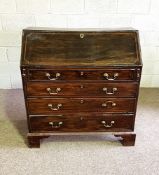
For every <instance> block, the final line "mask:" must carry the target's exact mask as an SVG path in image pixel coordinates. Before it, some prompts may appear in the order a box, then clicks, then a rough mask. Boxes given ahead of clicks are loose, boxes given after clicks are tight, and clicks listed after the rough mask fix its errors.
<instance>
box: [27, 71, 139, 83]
mask: <svg viewBox="0 0 159 175" xmlns="http://www.w3.org/2000/svg"><path fill="white" fill-rule="evenodd" d="M57 73H59V74H60V76H59V77H57V78H56V74H57ZM106 73H107V74H108V75H107V76H106V75H105V74H106ZM47 74H50V76H47ZM116 74H118V75H117V76H116ZM136 75H137V72H136V69H119V68H118V69H109V68H107V69H92V70H89V69H87V70H82V69H81V70H80V69H79V70H78V69H76V70H67V69H65V70H55V69H51V70H50V69H36V70H34V69H31V70H30V69H29V72H28V79H29V81H57V82H59V81H70V80H71V81H93V80H94V81H97V80H102V81H114V80H115V81H134V80H136V79H137V76H136ZM49 78H50V79H53V78H56V79H55V80H50V79H49ZM112 79H113V80H112Z"/></svg>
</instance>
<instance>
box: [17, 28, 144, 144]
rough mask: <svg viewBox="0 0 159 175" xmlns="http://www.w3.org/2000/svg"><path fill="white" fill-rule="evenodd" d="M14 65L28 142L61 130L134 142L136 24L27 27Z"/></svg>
mask: <svg viewBox="0 0 159 175" xmlns="http://www.w3.org/2000/svg"><path fill="white" fill-rule="evenodd" d="M20 67H21V74H22V81H23V90H24V97H25V104H26V112H27V124H28V130H29V132H28V134H27V138H28V145H29V146H30V147H40V140H41V139H43V138H47V137H49V136H54V135H67V134H68V135H71V134H73V135H78V134H83V135H84V134H102V133H103V134H112V135H114V136H115V137H118V140H119V141H120V142H121V143H122V144H123V145H124V146H133V145H134V144H135V137H136V134H135V133H134V124H135V117H136V107H137V100H138V93H139V85H140V78H141V70H142V61H141V54H140V44H139V37H138V31H137V30H135V29H120V30H104V29H92V30H87V29H85V30H84V29H83V30H71V29H70V30H66V29H49V28H27V29H24V30H23V36H22V52H21V66H20Z"/></svg>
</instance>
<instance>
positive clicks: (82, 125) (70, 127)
mask: <svg viewBox="0 0 159 175" xmlns="http://www.w3.org/2000/svg"><path fill="white" fill-rule="evenodd" d="M29 125H30V132H93V131H109V132H129V131H133V129H134V115H132V114H115V115H114V114H89V115H87V114H66V115H54V116H30V117H29Z"/></svg>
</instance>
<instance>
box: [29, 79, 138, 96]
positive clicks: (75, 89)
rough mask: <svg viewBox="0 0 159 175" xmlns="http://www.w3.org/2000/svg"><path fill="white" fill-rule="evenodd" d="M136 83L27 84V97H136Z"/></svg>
mask: <svg viewBox="0 0 159 175" xmlns="http://www.w3.org/2000/svg"><path fill="white" fill-rule="evenodd" d="M137 89H138V84H137V83H52V82H28V83H27V88H26V90H27V95H28V96H47V97H54V96H80V97H81V96H102V97H136V95H137Z"/></svg>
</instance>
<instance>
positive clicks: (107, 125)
mask: <svg viewBox="0 0 159 175" xmlns="http://www.w3.org/2000/svg"><path fill="white" fill-rule="evenodd" d="M101 123H102V124H103V126H104V127H105V128H111V127H112V126H113V125H114V123H115V121H113V120H112V121H111V122H110V124H107V122H106V121H105V120H103V121H101Z"/></svg>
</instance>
